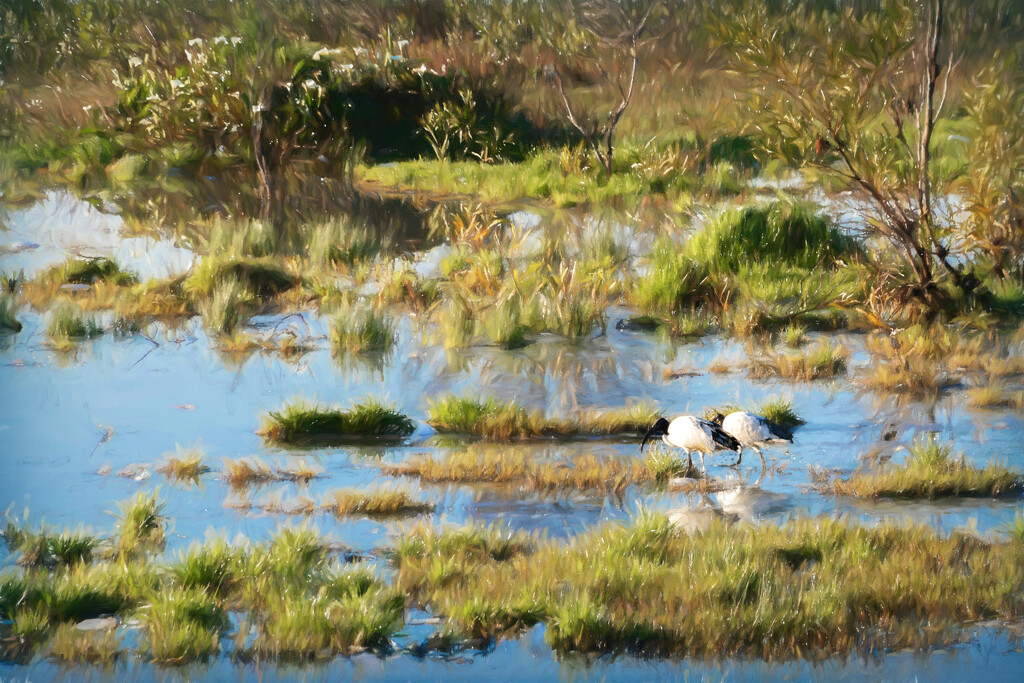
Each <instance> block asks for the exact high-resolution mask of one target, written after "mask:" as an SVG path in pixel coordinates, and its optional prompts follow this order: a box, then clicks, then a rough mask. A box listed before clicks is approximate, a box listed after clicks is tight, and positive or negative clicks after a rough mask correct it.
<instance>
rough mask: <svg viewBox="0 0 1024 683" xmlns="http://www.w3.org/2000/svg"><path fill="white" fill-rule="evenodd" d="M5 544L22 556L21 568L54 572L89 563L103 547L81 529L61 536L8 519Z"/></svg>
mask: <svg viewBox="0 0 1024 683" xmlns="http://www.w3.org/2000/svg"><path fill="white" fill-rule="evenodd" d="M3 539H4V542H5V543H6V544H7V547H8V548H9V549H10V550H11V551H12V552H17V553H19V556H18V564H20V565H22V566H25V567H35V568H39V567H45V568H50V569H52V568H54V567H56V566H58V565H65V566H72V565H76V564H80V563H88V562H90V561H91V560H92V558H93V554H94V552H95V551H96V549H97V548H98V547H99V545H100V539H99V538H98V537H97V536H95V535H93V534H90V533H88V532H86V531H85V530H84V529H82V528H78V529H74V530H68V529H65V530H63V531H62V532H60V533H55V532H53V531H51V530H48V529H47V528H46V527H45V526H43V527H40V528H39V529H38V530H33V529H32V528H30V527H29V525H28V523H27V522H25V523H23V524H18V523H17V522H16V521H15V520H13V519H11V518H8V519H7V524H6V526H5V528H4V532H3Z"/></svg>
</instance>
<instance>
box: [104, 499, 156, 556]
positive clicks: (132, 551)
mask: <svg viewBox="0 0 1024 683" xmlns="http://www.w3.org/2000/svg"><path fill="white" fill-rule="evenodd" d="M164 505H165V504H164V503H163V502H161V501H160V498H159V495H158V493H157V492H153V493H145V492H143V491H140V492H139V493H137V494H136V495H135V496H134V497H133V498H132V499H131V500H129V501H127V502H125V503H121V504H120V505H119V509H120V513H119V515H118V522H117V527H118V534H117V541H116V547H117V551H118V553H120V554H121V555H124V556H125V557H135V556H137V555H139V554H140V553H145V552H146V551H151V550H160V549H162V548H163V546H164V542H165V541H166V535H165V531H164V525H165V523H166V517H165V516H164V514H163V510H164Z"/></svg>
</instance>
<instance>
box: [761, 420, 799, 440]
mask: <svg viewBox="0 0 1024 683" xmlns="http://www.w3.org/2000/svg"><path fill="white" fill-rule="evenodd" d="M766 422H767V421H766ZM767 424H768V431H770V432H771V433H772V436H774V437H775V438H776V439H782V440H783V441H788V442H790V443H793V430H792V429H789V428H787V427H783V426H782V425H777V424H775V423H774V422H767Z"/></svg>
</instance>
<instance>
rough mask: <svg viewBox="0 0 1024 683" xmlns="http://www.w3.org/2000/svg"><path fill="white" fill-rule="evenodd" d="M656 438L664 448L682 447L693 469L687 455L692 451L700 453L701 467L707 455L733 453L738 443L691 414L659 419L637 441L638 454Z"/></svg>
mask: <svg viewBox="0 0 1024 683" xmlns="http://www.w3.org/2000/svg"><path fill="white" fill-rule="evenodd" d="M659 436H660V437H661V440H662V441H664V442H665V443H666V444H667V445H669V446H672V447H673V448H681V449H682V450H683V452H685V453H686V462H687V465H688V466H689V467H693V458H692V457H691V455H690V454H691V452H693V451H696V452H697V453H699V454H700V466H701V468H703V467H704V454H705V453H707V454H709V455H710V454H711V453H714V452H715V451H719V450H728V451H735V450H737V449H738V448H739V442H738V441H737V440H736V439H735V438H734V437H732V436H729V434H727V433H726V432H725V430H723V429H722V428H721V427H720V426H718V425H716V424H715V423H713V422H710V421H708V420H702V419H701V418H699V417H693V416H692V415H681V416H679V417H677V418H675V419H673V420H672V421H671V422H669V421H668V420H667V419H665V418H663V417H662V418H659V419H658V421H657V422H655V423H654V425H653V426H652V427H651V428H650V429H649V430H648V431H647V433H646V434H644V440H643V441H641V442H640V452H643V450H644V446H645V445H646V444H647V441H648V440H649V439H653V438H657V437H659Z"/></svg>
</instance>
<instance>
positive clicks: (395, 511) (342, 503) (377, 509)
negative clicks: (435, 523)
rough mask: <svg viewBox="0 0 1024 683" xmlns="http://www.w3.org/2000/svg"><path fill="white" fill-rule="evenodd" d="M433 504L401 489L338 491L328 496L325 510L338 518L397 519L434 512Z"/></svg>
mask: <svg viewBox="0 0 1024 683" xmlns="http://www.w3.org/2000/svg"><path fill="white" fill-rule="evenodd" d="M435 507H436V506H435V505H434V504H433V503H426V502H423V501H420V500H417V499H416V498H413V497H412V496H411V495H409V493H407V492H406V491H403V490H401V489H384V488H381V489H377V490H375V491H368V492H364V491H344V490H337V491H332V492H331V493H329V494H327V499H326V501H325V502H324V508H325V509H326V510H328V511H330V512H332V513H333V514H335V515H337V516H338V517H351V516H365V517H396V516H400V515H419V514H423V513H424V512H433V511H434V509H435Z"/></svg>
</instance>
